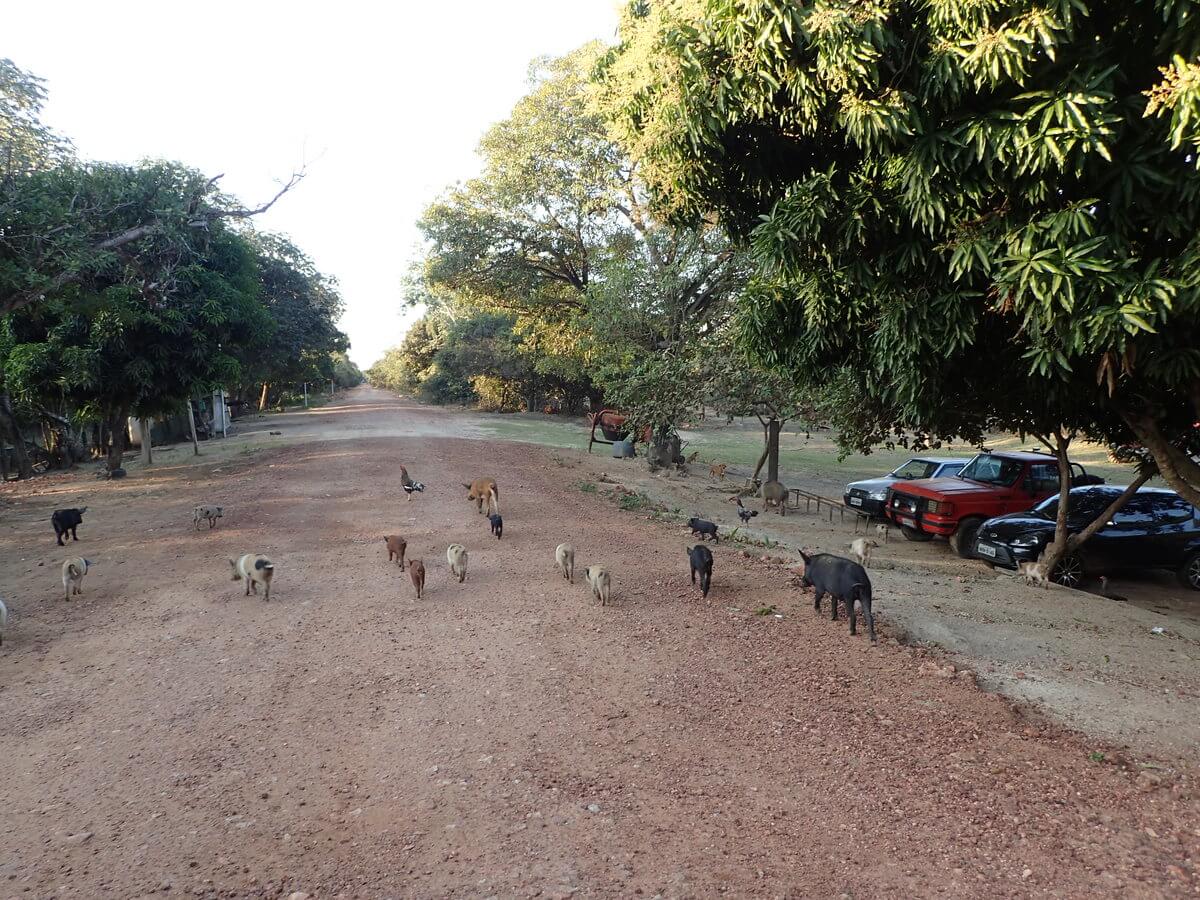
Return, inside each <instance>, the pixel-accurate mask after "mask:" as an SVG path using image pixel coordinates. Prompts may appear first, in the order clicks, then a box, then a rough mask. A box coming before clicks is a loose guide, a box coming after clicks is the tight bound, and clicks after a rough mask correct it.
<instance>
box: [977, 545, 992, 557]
mask: <svg viewBox="0 0 1200 900" xmlns="http://www.w3.org/2000/svg"><path fill="white" fill-rule="evenodd" d="M975 549H976V550H978V551H979V552H980V553H982V554H983V555H984V556H992V557H994V556H995V555H996V548H995V547H993V546H992V545H991V544H977V545H976V546H975Z"/></svg>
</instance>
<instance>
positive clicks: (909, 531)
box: [900, 525, 933, 544]
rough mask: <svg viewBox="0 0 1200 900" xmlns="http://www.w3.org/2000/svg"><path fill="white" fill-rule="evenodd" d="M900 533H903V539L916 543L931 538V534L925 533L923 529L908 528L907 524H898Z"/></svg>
mask: <svg viewBox="0 0 1200 900" xmlns="http://www.w3.org/2000/svg"><path fill="white" fill-rule="evenodd" d="M900 533H901V534H902V535H904V537H905V539H907V540H910V541H916V542H917V543H918V544H923V543H925V542H926V541H932V540H933V535H932V534H926V533H925V532H923V531H917V529H915V528H909V527H908V526H907V525H901V526H900Z"/></svg>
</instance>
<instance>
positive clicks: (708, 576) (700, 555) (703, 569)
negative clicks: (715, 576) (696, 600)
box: [688, 544, 713, 597]
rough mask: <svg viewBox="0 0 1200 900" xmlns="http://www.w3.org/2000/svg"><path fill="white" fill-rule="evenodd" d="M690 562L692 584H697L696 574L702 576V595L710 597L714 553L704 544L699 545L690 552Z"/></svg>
mask: <svg viewBox="0 0 1200 900" xmlns="http://www.w3.org/2000/svg"><path fill="white" fill-rule="evenodd" d="M688 561H689V562H690V563H691V566H692V584H695V583H696V574H697V573H699V575H700V595H701V596H703V597H707V596H708V586H709V585H710V584H711V583H712V564H713V555H712V551H711V550H709V549H708V548H707V547H705V546H704V545H703V544H697V545H696V546H695V547H693V548H692V549H691V550H689V551H688Z"/></svg>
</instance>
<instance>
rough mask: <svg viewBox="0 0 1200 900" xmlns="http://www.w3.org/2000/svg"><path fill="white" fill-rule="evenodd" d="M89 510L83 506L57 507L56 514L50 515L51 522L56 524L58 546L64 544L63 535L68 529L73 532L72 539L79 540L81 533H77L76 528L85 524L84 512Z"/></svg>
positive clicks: (55, 531)
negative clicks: (75, 507)
mask: <svg viewBox="0 0 1200 900" xmlns="http://www.w3.org/2000/svg"><path fill="white" fill-rule="evenodd" d="M85 512H87V507H86V506H83V507H80V508H79V509H56V510H55V511H54V515H52V516H51V517H50V524H51V525H53V526H54V536H55V537H56V538H58V546H60V547H62V546H64V545H63V535H65V534H66V533H67V532H68V531H69V532H70V533H71V540H73V541H77V540H79V535H77V534H76V533H75V529H76V528H78V527H79V526H80V525H82V524H83V514H84V513H85Z"/></svg>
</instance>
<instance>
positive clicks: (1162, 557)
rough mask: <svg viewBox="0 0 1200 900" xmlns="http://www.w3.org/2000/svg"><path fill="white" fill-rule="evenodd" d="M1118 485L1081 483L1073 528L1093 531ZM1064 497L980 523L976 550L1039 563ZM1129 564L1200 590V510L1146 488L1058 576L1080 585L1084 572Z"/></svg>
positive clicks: (1071, 513)
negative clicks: (1166, 571)
mask: <svg viewBox="0 0 1200 900" xmlns="http://www.w3.org/2000/svg"><path fill="white" fill-rule="evenodd" d="M1122 490H1124V488H1122V487H1119V486H1117V485H1103V486H1093V487H1081V488H1074V489H1072V491H1071V508H1070V509H1069V510H1067V528H1068V529H1069V530H1070V531H1071V532H1072V533H1074V532H1077V531H1081V530H1083V529H1084V528H1086V527H1087V526H1088V525H1089V524H1090V523H1091V522H1092V521H1094V520H1095V518H1096V516H1098V515H1100V513H1102V512H1104V510H1105V508H1106V507H1107V506H1108V505H1109V504H1110V503H1112V502H1113V500H1115V499H1116V498H1117V496H1118V495H1119V494H1120V493H1121V491H1122ZM1057 515H1058V495H1057V494H1055V495H1054V496H1053V497H1051V498H1049V499H1048V500H1044V501H1042V502H1041V503H1039V504H1038V505H1037V506H1036V507H1034V508H1033V509H1031V510H1030V511H1028V512H1022V513H1010V514H1009V515H1006V516H997V517H996V518H994V519H988V520H987V521H986V522H984V523H983V525H981V526H980V528H979V536H978V538H977V539H976V542H975V555H976V556H977V557H979V558H980V559H985V560H988V561H989V562H993V563H995V564H996V565H998V566H1003V567H1005V568H1008V569H1015V568H1016V567H1017V564H1018V563H1021V562H1027V561H1031V560H1035V559H1037V558H1038V556H1040V555H1041V552H1042V550H1043V549H1044V548H1045V546H1046V545H1047V544H1049V543H1050V542H1051V541H1053V540H1054V520H1055V518H1056V516H1057ZM1123 569H1124V570H1128V569H1170V570H1171V571H1173V572H1175V573H1177V574H1178V576H1179V580H1180V581H1181V582H1183V584H1184V585H1186V586H1187V587H1190V588H1192V589H1193V590H1198V591H1200V510H1197V509H1196V507H1194V506H1192V504H1190V503H1188V502H1187V501H1186V500H1184V499H1183V498H1182V497H1180V496H1179V495H1178V494H1177V493H1175V492H1174V491H1168V490H1164V489H1162V488H1142V489H1141V490H1139V491H1138V492H1137V493H1136V494H1134V496H1133V497H1132V498H1130V500H1129V502H1128V503H1127V504H1125V506H1123V507H1122V508H1121V509H1120V510H1119V511H1118V512H1117V513H1116V514H1114V515H1113V517H1112V521H1110V522H1108V523H1107V524H1106V525H1104V527H1102V528H1101V529H1100V530H1099V531H1097V532H1096V533H1095V534H1094V535H1092V537H1091V538H1089V539H1088V541H1087V543H1086V544H1084V545H1083V547H1082V548H1081V549H1080V551H1079V552H1078V553H1076V554H1074V555H1072V556H1068V557H1066V558H1064V559H1063V560H1062V562H1060V563H1059V565H1058V568H1056V569H1055V570H1054V572H1053V575H1052V577H1053V578H1054V580H1055V581H1057V582H1058V583H1059V584H1066V585H1069V586H1071V587H1075V586H1076V585H1078V584H1079V583H1080V581H1082V580H1083V577H1084V575H1085V574H1100V573H1103V572H1113V571H1118V570H1123Z"/></svg>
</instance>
